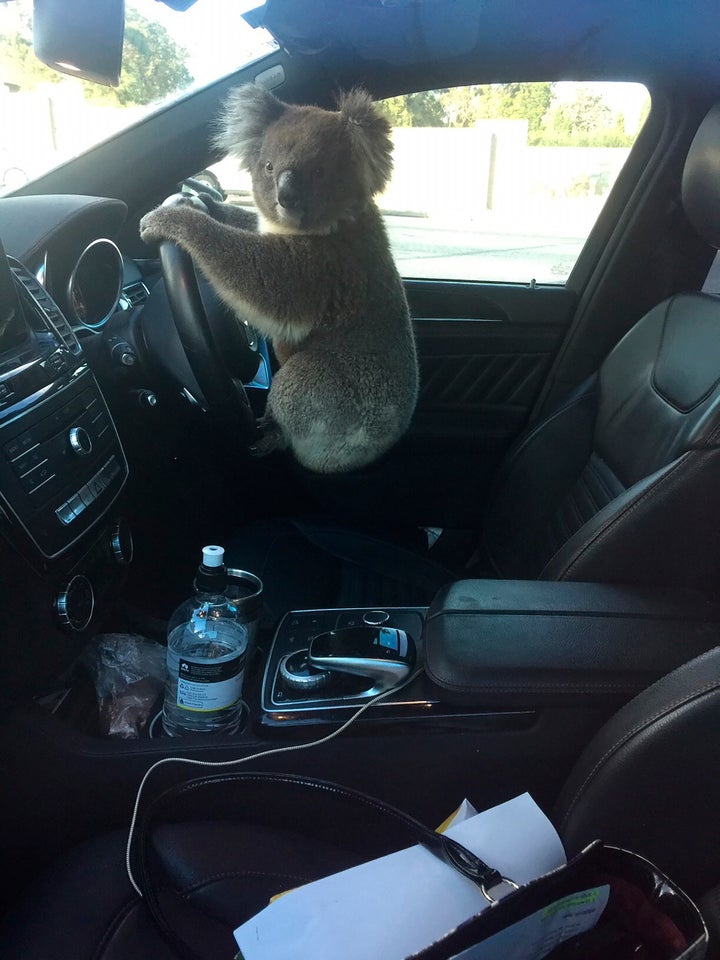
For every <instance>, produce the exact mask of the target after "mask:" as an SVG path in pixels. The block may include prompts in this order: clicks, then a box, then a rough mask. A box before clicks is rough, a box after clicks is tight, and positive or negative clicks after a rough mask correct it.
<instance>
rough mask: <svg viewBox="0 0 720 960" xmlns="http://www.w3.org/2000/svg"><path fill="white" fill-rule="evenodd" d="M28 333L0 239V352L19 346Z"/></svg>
mask: <svg viewBox="0 0 720 960" xmlns="http://www.w3.org/2000/svg"><path fill="white" fill-rule="evenodd" d="M28 335H29V330H28V327H27V324H26V323H25V317H24V315H23V310H22V306H21V304H20V301H19V300H18V296H17V290H16V288H15V281H14V280H13V275H12V273H10V267H9V265H8V262H7V258H6V256H5V250H4V249H3V245H2V241H0V354H1V353H4V352H5V351H6V350H11V349H12V348H13V347H17V346H19V344H21V343H22V342H23V341H24V340H25V339H26V338H27V337H28Z"/></svg>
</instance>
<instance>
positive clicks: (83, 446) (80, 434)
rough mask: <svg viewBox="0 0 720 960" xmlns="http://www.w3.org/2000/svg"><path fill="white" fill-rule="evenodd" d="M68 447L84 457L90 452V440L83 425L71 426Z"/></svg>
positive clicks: (91, 446)
mask: <svg viewBox="0 0 720 960" xmlns="http://www.w3.org/2000/svg"><path fill="white" fill-rule="evenodd" d="M68 440H69V442H70V449H71V450H72V452H73V453H76V454H77V455H78V456H79V457H86V456H87V455H88V454H89V453H92V448H93V445H92V440H91V439H90V434H89V433H88V432H87V430H86V429H85V427H72V428H71V430H70V433H69V434H68Z"/></svg>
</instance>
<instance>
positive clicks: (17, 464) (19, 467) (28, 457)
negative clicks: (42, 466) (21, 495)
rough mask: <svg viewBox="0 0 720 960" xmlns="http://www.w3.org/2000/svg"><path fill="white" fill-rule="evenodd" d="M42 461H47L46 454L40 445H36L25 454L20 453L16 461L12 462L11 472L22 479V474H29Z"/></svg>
mask: <svg viewBox="0 0 720 960" xmlns="http://www.w3.org/2000/svg"><path fill="white" fill-rule="evenodd" d="M43 460H47V455H46V452H45V450H43V448H42V447H41V446H40V444H39V443H37V444H36V445H35V446H34V447H31V448H30V449H29V450H28V451H27V453H22V454H20V456H19V457H18V458H17V459H16V460H13V465H12V466H13V470H14V471H15V473H16V474H17V475H18V476H19V477H22V475H23V474H25V473H29V471H30V470H32V468H33V467H36V466H37V465H38V464H39V463H42V462H43Z"/></svg>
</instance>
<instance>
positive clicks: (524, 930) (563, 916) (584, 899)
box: [454, 885, 610, 960]
mask: <svg viewBox="0 0 720 960" xmlns="http://www.w3.org/2000/svg"><path fill="white" fill-rule="evenodd" d="M609 897H610V887H609V886H607V885H605V886H602V887H593V888H592V889H590V890H582V891H580V892H578V893H574V894H572V895H571V896H569V897H563V898H562V899H561V900H556V901H555V903H552V904H550V905H549V906H547V907H542V909H540V910H538V911H537V913H533V914H531V915H530V916H529V917H525V918H524V919H523V920H519V921H518V922H517V923H514V924H513V925H512V926H511V927H508V928H507V930H501V931H500V932H499V933H496V934H495V935H494V936H492V937H489V938H488V939H487V940H483V942H482V943H479V944H477V945H476V946H474V947H468V949H467V950H463V952H462V953H458V954H457V956H456V957H455V958H454V960H542V958H543V957H546V956H547V955H548V954H549V953H550V951H551V950H554V949H555V947H557V946H558V944H560V943H564V942H565V940H569V939H570V937H576V936H578V934H581V933H585V931H586V930H591V929H592V928H593V927H594V926H595V924H596V923H597V922H598V920H599V919H600V917H601V916H602V912H603V910H604V909H605V907H606V906H607V902H608V898H609Z"/></svg>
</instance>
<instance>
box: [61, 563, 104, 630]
mask: <svg viewBox="0 0 720 960" xmlns="http://www.w3.org/2000/svg"><path fill="white" fill-rule="evenodd" d="M55 609H56V610H57V615H58V619H59V620H60V623H61V624H62V625H63V626H65V627H70V629H71V630H84V629H85V627H86V626H87V625H88V624H89V623H90V621H91V620H92V615H93V611H94V609H95V593H94V591H93V588H92V584H91V583H90V581H89V580H88V578H87V577H85V576H83V574H81V573H78V574H76V575H75V576H74V577H72V578H71V579H70V580H68V582H67V583H66V584H65V586H64V587H63V588H62V589H61V590H60V592H59V593H58V595H57V599H56V600H55Z"/></svg>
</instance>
